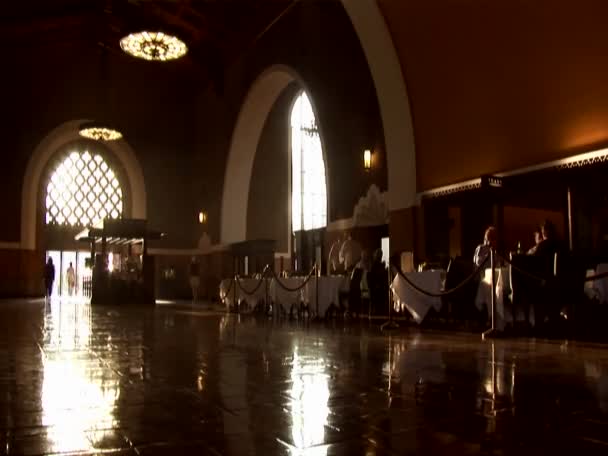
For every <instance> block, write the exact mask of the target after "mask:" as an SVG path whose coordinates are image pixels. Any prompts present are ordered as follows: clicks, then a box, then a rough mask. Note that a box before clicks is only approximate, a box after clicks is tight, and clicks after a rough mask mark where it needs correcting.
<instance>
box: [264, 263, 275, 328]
mask: <svg viewBox="0 0 608 456" xmlns="http://www.w3.org/2000/svg"><path fill="white" fill-rule="evenodd" d="M267 270H268V266H266V267H265V268H264V271H263V273H262V280H263V281H264V286H265V287H266V288H265V290H266V308H267V309H270V308H271V307H270V302H269V301H268V286H269V283H268V280H266V272H267ZM274 312H275V309H274V307H273V308H272V310H271V314H272V318H273V319H274Z"/></svg>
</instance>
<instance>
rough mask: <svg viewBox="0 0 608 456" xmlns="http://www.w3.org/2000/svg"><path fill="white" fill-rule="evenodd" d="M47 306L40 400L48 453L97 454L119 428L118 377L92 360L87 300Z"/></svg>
mask: <svg viewBox="0 0 608 456" xmlns="http://www.w3.org/2000/svg"><path fill="white" fill-rule="evenodd" d="M45 307H46V308H47V309H45V310H48V312H47V313H46V318H45V320H44V333H45V337H44V344H43V345H42V346H41V351H42V354H43V377H44V380H43V384H42V392H41V402H42V425H43V426H46V427H47V429H48V439H49V451H52V452H70V451H86V450H94V449H95V448H97V446H96V444H97V443H99V442H100V441H102V440H103V438H104V435H105V432H104V431H106V430H112V429H113V428H114V427H116V424H117V422H116V419H115V417H114V413H113V412H114V408H115V404H116V401H117V400H118V397H119V388H118V382H119V378H118V375H117V374H116V373H114V372H113V371H112V370H111V369H109V368H103V367H101V368H100V367H99V365H98V360H97V359H95V357H94V355H93V356H91V355H92V353H91V348H90V347H89V344H90V339H91V306H90V304H89V303H88V302H87V301H84V300H76V299H69V300H68V299H53V300H51V301H50V302H49V303H46V305H45Z"/></svg>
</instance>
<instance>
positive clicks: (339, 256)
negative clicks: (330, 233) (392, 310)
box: [327, 234, 388, 315]
mask: <svg viewBox="0 0 608 456" xmlns="http://www.w3.org/2000/svg"><path fill="white" fill-rule="evenodd" d="M382 256H383V254H382V249H376V250H375V251H374V252H373V254H371V255H370V253H369V251H368V250H365V249H363V248H362V247H361V244H359V242H358V241H356V240H355V239H353V238H352V236H351V235H350V234H347V235H345V236H343V237H342V238H341V239H338V240H337V241H336V242H334V243H333V244H332V246H331V248H330V250H329V255H328V261H327V273H328V274H329V275H332V274H345V275H347V276H348V277H349V278H350V288H349V290H348V292H345V293H344V295H343V296H344V297H346V298H347V300H348V311H349V312H350V313H351V314H353V315H358V314H359V313H361V312H362V311H366V310H367V309H364V308H363V304H364V303H366V302H369V303H370V304H371V310H372V312H376V313H377V312H380V311H382V310H384V307H385V306H383V305H384V304H385V303H386V300H387V299H388V298H387V296H388V276H387V269H386V264H385V263H384V261H383V260H382Z"/></svg>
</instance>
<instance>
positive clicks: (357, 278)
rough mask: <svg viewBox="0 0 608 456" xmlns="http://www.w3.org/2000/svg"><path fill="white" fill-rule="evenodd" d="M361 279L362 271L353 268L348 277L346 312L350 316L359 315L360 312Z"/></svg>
mask: <svg viewBox="0 0 608 456" xmlns="http://www.w3.org/2000/svg"><path fill="white" fill-rule="evenodd" d="M362 278H363V269H361V268H355V269H353V273H352V275H351V277H350V286H349V289H348V311H349V312H350V313H351V314H359V313H360V312H361V279H362Z"/></svg>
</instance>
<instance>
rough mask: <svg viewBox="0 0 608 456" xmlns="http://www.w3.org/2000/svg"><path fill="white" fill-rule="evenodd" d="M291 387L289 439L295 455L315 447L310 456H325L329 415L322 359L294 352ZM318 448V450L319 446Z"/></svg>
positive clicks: (326, 385) (296, 350) (326, 382)
mask: <svg viewBox="0 0 608 456" xmlns="http://www.w3.org/2000/svg"><path fill="white" fill-rule="evenodd" d="M291 381H292V387H291V390H290V391H289V392H288V394H289V396H290V397H291V403H290V409H291V419H292V438H293V442H294V444H295V448H294V449H292V453H293V454H294V455H300V454H302V450H304V449H306V448H309V447H316V448H314V451H310V450H309V451H307V452H306V454H307V455H309V456H312V455H313V454H314V455H315V456H325V455H326V454H327V447H325V446H323V443H324V442H325V425H326V424H327V416H328V415H329V407H328V406H327V401H328V400H329V385H328V375H327V373H326V371H325V362H324V360H323V359H322V358H317V357H314V356H312V357H311V356H308V357H307V356H305V355H302V354H300V353H299V350H298V347H297V346H296V347H295V348H294V352H293V364H292V368H291ZM318 445H321V446H318Z"/></svg>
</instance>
